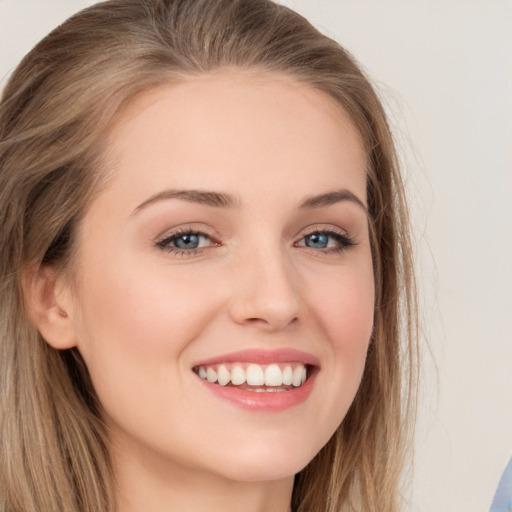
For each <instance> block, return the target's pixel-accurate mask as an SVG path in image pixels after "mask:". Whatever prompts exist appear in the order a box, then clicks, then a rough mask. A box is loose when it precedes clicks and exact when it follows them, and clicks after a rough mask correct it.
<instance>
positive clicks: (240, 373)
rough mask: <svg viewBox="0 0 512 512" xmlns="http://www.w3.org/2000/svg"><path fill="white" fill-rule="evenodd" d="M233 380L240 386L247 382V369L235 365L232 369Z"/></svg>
mask: <svg viewBox="0 0 512 512" xmlns="http://www.w3.org/2000/svg"><path fill="white" fill-rule="evenodd" d="M231 382H232V383H233V384H234V385H235V386H240V384H243V383H244V382H245V370H244V369H243V368H242V367H241V366H235V367H233V369H232V370H231Z"/></svg>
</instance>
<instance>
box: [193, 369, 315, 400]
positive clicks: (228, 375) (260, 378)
mask: <svg viewBox="0 0 512 512" xmlns="http://www.w3.org/2000/svg"><path fill="white" fill-rule="evenodd" d="M310 370H311V368H310V366H309V365H307V364H304V363H298V362H288V363H271V364H257V363H241V362H240V363H222V364H212V365H201V366H196V367H194V368H193V371H194V372H195V373H196V374H197V375H198V376H199V377H200V378H201V379H203V380H206V381H208V382H209V383H211V384H216V385H218V386H225V387H235V388H238V389H244V390H246V391H254V392H259V393H262V392H282V391H290V390H293V389H296V388H299V387H301V386H302V385H303V384H304V383H305V382H306V380H307V379H308V376H309V374H310Z"/></svg>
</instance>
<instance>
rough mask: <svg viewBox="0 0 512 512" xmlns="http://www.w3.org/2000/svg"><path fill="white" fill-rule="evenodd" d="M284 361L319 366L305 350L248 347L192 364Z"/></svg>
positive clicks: (315, 358) (316, 359)
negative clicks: (247, 348)
mask: <svg viewBox="0 0 512 512" xmlns="http://www.w3.org/2000/svg"><path fill="white" fill-rule="evenodd" d="M286 362H296V363H304V364H309V365H311V366H320V361H319V360H318V358H317V357H315V356H313V355H312V354H308V353H307V352H302V351H300V350H295V349H293V348H280V349H274V350H261V349H249V350H241V351H239V352H230V353H229V354H222V355H219V356H215V357H212V358H210V359H205V360H202V361H198V362H197V363H195V364H194V367H196V366H208V365H209V364H212V365H213V364H221V363H257V364H270V363H286Z"/></svg>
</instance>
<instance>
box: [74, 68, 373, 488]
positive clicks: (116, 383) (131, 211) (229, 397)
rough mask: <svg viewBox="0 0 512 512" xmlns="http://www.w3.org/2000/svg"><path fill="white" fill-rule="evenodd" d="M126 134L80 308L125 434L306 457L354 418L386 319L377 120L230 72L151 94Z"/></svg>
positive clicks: (294, 461)
mask: <svg viewBox="0 0 512 512" xmlns="http://www.w3.org/2000/svg"><path fill="white" fill-rule="evenodd" d="M108 147H109V150H108V151H109V155H108V158H107V159H106V161H110V162H112V168H110V169H108V171H107V172H109V173H110V174H111V175H110V176H109V179H108V180H107V185H106V187H105V189H104V190H102V191H100V192H99V194H98V196H97V197H96V199H95V200H94V201H93V202H92V204H91V205H90V208H89V209H88V211H87V212H86V215H85V217H84V219H83V222H82V224H81V226H80V228H79V231H78V237H77V256H76V262H75V263H76V264H75V266H74V271H75V272H76V280H77V284H76V286H75V287H73V288H72V290H73V291H72V292H71V293H72V294H73V295H72V299H73V300H72V301H71V302H70V304H72V305H70V306H69V307H68V311H67V313H68V315H69V318H70V321H71V322H72V323H73V326H74V332H75V338H74V341H75V343H76V345H77V347H78V349H79V351H80V352H81V354H82V355H83V358H84V360H85V362H86V364H87V366H88V369H89V371H90V374H91V378H92V381H93V384H94V387H95V389H96V392H97V394H98V397H99V399H100V402H101V404H102V405H103V408H104V411H105V416H106V422H107V424H108V426H109V428H110V433H111V438H112V441H113V443H114V446H116V448H117V450H118V451H119V453H121V454H122V457H123V459H124V461H125V462H126V463H127V464H130V463H132V464H134V465H137V464H141V465H144V466H145V467H146V468H151V467H153V468H157V467H158V468H159V470H162V468H166V469H167V470H169V471H173V470H174V469H176V470H177V469H179V470H180V471H184V470H187V471H198V472H201V473H202V474H210V475H216V476H217V477H219V476H220V477H225V478H228V479H234V480H243V481H257V480H272V479H279V478H283V477H287V476H290V475H293V474H294V473H296V472H297V471H299V470H300V469H301V468H303V467H304V466H305V465H306V464H307V463H308V462H309V461H310V460H311V459H312V458H313V457H314V455H315V454H316V453H317V452H318V451H319V450H320V448H321V447H322V446H323V445H324V444H325V443H326V442H327V441H328V439H329V438H330V437H331V435H332V434H333V433H334V431H335V430H336V428H337V427H338V425H339V424H340V423H341V421H342V420H343V417H344V416H345V414H346V412H347V409H348V408H349V406H350V404H351V402H352V400H353V398H354V395H355V393H356V391H357V388H358V385H359V382H360V379H361V375H362V372H363V367H364V363H365V357H366V352H367V347H368V342H369V339H370V336H371V331H372V323H373V307H374V281H373V272H372V260H371V252H370V244H369V236H368V227H367V213H366V209H365V201H366V175H365V163H366V162H365V156H364V152H363V148H362V144H361V142H360V140H359V137H358V134H357V132H356V131H355V129H354V128H353V126H352V125H351V123H350V122H349V120H348V118H347V117H346V116H345V115H344V114H343V113H342V112H340V109H339V108H338V107H337V106H336V105H335V103H334V102H333V101H332V100H331V99H329V98H328V97H327V96H325V95H323V94H322V93H320V92H318V91H315V90H313V89H311V88H310V87H308V86H305V85H304V84H300V83H297V82H294V81H292V80H291V79H289V78H285V77H281V76H278V75H269V74H263V73H262V74H257V73H254V74H249V73H245V74H242V73H240V72H238V73H236V72H228V71H226V72H223V73H220V72H219V73H217V74H211V75H205V76H202V77H198V78H197V77H196V78H190V79H188V80H185V81H183V82H182V83H179V84H175V85H170V86H168V87H162V88H159V89H157V90H153V91H150V92H147V93H146V94H144V95H142V96H141V97H139V98H138V99H137V100H135V101H134V102H132V104H131V105H130V106H129V107H128V108H127V109H126V110H125V111H124V112H123V113H122V115H121V117H120V119H119V120H118V122H117V123H116V125H115V126H114V127H113V129H112V131H111V133H110V139H109V145H108ZM305 376H306V380H305V382H304V378H305ZM215 379H217V380H215ZM244 381H245V382H244Z"/></svg>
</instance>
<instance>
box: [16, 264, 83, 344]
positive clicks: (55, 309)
mask: <svg viewBox="0 0 512 512" xmlns="http://www.w3.org/2000/svg"><path fill="white" fill-rule="evenodd" d="M22 282H23V291H24V296H25V303H26V307H27V311H28V314H29V316H30V318H31V320H32V321H33V322H34V324H35V325H36V327H37V329H38V331H39V332H40V334H41V336H42V337H43V338H44V339H45V341H46V342H47V343H48V344H49V345H50V346H52V347H53V348H55V349H57V350H63V349H67V348H72V347H74V346H76V333H75V326H74V323H73V321H72V314H71V313H72V298H71V292H70V289H69V286H67V285H66V284H65V282H64V277H63V275H62V274H59V273H58V272H57V271H56V269H55V268H53V267H52V266H49V265H45V266H40V267H38V268H36V269H29V270H28V271H27V272H25V273H24V276H23V279H22Z"/></svg>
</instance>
